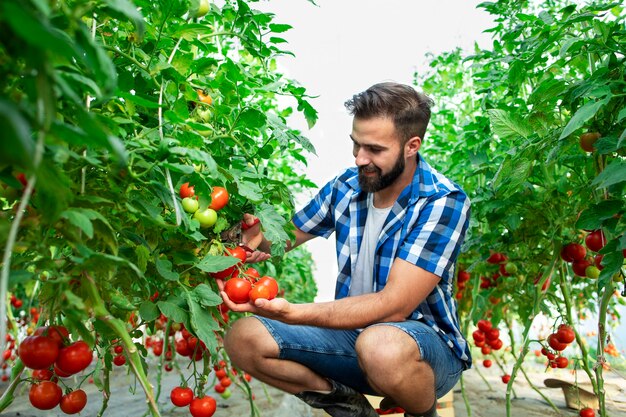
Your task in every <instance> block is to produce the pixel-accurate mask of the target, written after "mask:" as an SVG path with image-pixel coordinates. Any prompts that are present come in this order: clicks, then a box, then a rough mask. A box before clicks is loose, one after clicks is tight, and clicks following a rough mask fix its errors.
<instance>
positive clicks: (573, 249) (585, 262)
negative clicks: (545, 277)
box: [561, 229, 606, 279]
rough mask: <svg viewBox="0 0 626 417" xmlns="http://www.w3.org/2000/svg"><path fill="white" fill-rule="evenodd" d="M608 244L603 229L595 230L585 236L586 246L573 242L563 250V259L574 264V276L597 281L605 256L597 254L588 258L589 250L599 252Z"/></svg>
mask: <svg viewBox="0 0 626 417" xmlns="http://www.w3.org/2000/svg"><path fill="white" fill-rule="evenodd" d="M605 244H606V237H605V236H604V233H603V232H602V230H601V229H598V230H593V231H591V232H589V233H588V234H587V236H585V246H586V247H587V248H585V246H583V245H581V244H579V243H575V242H571V243H568V244H567V245H564V246H563V248H562V249H561V259H563V260H564V261H565V262H568V263H571V264H572V270H573V271H574V274H576V275H578V276H579V277H587V278H592V279H596V278H598V277H599V276H600V271H601V270H602V269H603V266H602V258H603V256H604V255H602V254H599V253H598V254H596V255H595V256H594V257H593V258H588V257H587V249H589V250H590V251H592V252H599V251H600V250H601V249H602V248H603V247H604V245H605Z"/></svg>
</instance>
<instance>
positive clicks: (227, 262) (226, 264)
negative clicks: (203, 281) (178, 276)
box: [194, 255, 240, 273]
mask: <svg viewBox="0 0 626 417" xmlns="http://www.w3.org/2000/svg"><path fill="white" fill-rule="evenodd" d="M239 262H240V261H239V259H238V258H235V257H234V256H215V255H206V256H205V257H204V258H202V260H201V261H200V262H198V263H197V264H196V265H194V266H195V267H196V268H198V269H200V270H202V271H204V272H208V273H211V272H220V271H223V270H225V269H226V268H230V267H231V266H235V265H237V264H238V263H239Z"/></svg>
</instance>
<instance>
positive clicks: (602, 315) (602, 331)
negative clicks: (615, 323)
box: [594, 279, 613, 417]
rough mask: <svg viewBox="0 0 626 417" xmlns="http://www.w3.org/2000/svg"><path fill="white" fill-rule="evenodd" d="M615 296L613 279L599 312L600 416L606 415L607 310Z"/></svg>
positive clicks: (606, 287)
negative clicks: (603, 372) (604, 376)
mask: <svg viewBox="0 0 626 417" xmlns="http://www.w3.org/2000/svg"><path fill="white" fill-rule="evenodd" d="M612 296H613V280H612V279H611V280H610V281H609V282H608V283H607V285H606V286H605V287H604V294H602V300H601V301H600V312H599V314H598V352H597V355H596V356H597V358H596V364H595V366H594V367H595V371H596V383H597V387H595V388H596V395H597V396H598V403H599V406H600V416H601V417H605V416H606V415H607V414H606V398H605V396H606V391H605V389H604V378H603V375H602V371H603V368H604V364H605V363H606V357H605V354H604V342H605V340H606V310H607V308H608V306H609V302H610V301H611V297H612Z"/></svg>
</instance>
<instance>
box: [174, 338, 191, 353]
mask: <svg viewBox="0 0 626 417" xmlns="http://www.w3.org/2000/svg"><path fill="white" fill-rule="evenodd" d="M176 353H178V354H179V355H181V356H189V355H190V354H191V353H193V351H192V350H191V349H189V343H187V340H186V339H179V340H177V341H176Z"/></svg>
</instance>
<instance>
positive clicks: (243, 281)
mask: <svg viewBox="0 0 626 417" xmlns="http://www.w3.org/2000/svg"><path fill="white" fill-rule="evenodd" d="M224 255H225V256H232V257H235V258H237V259H238V260H239V261H238V262H237V264H235V265H233V266H231V267H229V268H226V269H224V270H222V271H219V272H213V273H211V274H210V275H211V277H213V278H216V279H227V281H226V283H225V284H224V291H225V292H226V295H228V298H230V299H231V301H233V302H234V303H236V304H244V303H247V302H253V303H254V302H255V301H256V300H257V299H259V298H264V299H267V300H271V299H273V298H276V296H277V295H278V290H279V289H278V282H277V281H276V280H275V279H274V278H272V277H270V276H267V275H266V276H263V277H261V275H260V274H259V271H257V270H256V269H254V268H248V269H246V270H245V271H243V272H242V271H240V267H241V266H242V265H243V263H244V262H245V260H246V257H247V253H246V250H245V249H244V248H242V247H241V246H236V247H234V248H226V250H225V251H224Z"/></svg>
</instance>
